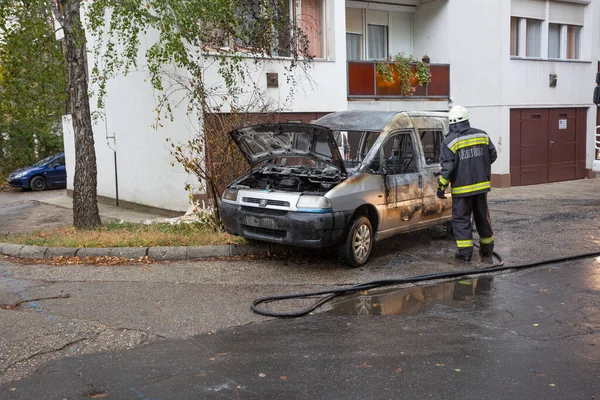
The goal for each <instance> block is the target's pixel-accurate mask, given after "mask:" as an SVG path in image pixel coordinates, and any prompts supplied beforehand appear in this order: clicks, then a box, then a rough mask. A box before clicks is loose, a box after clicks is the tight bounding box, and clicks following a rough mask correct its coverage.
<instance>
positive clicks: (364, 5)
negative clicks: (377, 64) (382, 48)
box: [345, 0, 416, 61]
mask: <svg viewBox="0 0 600 400" xmlns="http://www.w3.org/2000/svg"><path fill="white" fill-rule="evenodd" d="M346 8H351V9H359V10H361V11H362V32H356V31H352V30H347V28H345V29H346V30H345V33H353V34H360V35H362V60H361V61H375V60H371V59H369V47H368V43H369V33H368V30H369V29H368V27H369V25H382V26H386V27H387V43H386V49H387V53H388V56H393V54H391V53H390V52H391V51H392V50H390V46H391V38H392V32H391V24H392V23H391V19H392V15H391V14H390V13H392V12H399V13H413V12H415V11H416V7H414V6H404V5H393V4H383V3H375V2H362V1H352V0H346ZM369 10H371V11H375V12H385V13H387V18H386V20H385V21H383V20H379V21H373V20H370V19H369V17H368V16H367V13H368V12H369ZM413 43H414V25H412V26H411V46H410V47H411V49H410V50H411V51H410V52H409V53H412V47H413ZM353 61H358V60H353Z"/></svg>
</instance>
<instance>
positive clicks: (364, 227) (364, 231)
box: [338, 216, 373, 268]
mask: <svg viewBox="0 0 600 400" xmlns="http://www.w3.org/2000/svg"><path fill="white" fill-rule="evenodd" d="M372 248H373V228H372V227H371V221H369V219H368V218H367V217H364V216H360V217H357V218H356V219H355V220H354V221H352V224H351V225H350V229H348V234H347V235H346V238H345V239H344V242H343V243H342V244H340V247H339V249H338V252H339V256H340V259H341V260H342V261H343V262H344V263H346V265H348V266H349V267H352V268H357V267H360V266H362V265H364V264H365V263H366V262H367V260H368V259H369V255H370V254H371V249H372Z"/></svg>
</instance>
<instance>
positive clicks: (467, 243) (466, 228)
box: [452, 193, 494, 256]
mask: <svg viewBox="0 0 600 400" xmlns="http://www.w3.org/2000/svg"><path fill="white" fill-rule="evenodd" d="M471 215H473V219H474V220H475V226H476V227H477V233H479V245H480V246H481V247H480V250H481V254H482V255H491V254H492V252H493V250H494V232H493V231H492V223H491V220H490V210H489V208H488V204H487V193H481V194H476V195H474V196H466V197H452V230H453V231H454V238H455V239H456V245H457V246H458V253H459V254H460V255H462V256H472V255H473V236H472V227H471Z"/></svg>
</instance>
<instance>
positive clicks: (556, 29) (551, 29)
mask: <svg viewBox="0 0 600 400" xmlns="http://www.w3.org/2000/svg"><path fill="white" fill-rule="evenodd" d="M548 58H560V25H559V24H550V25H549V26H548Z"/></svg>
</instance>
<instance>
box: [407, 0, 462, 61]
mask: <svg viewBox="0 0 600 400" xmlns="http://www.w3.org/2000/svg"><path fill="white" fill-rule="evenodd" d="M448 1H449V0H437V1H432V2H429V3H425V4H421V5H419V6H417V11H416V12H415V13H414V16H413V21H414V54H415V55H416V56H417V57H422V56H424V55H428V56H429V57H430V59H431V62H432V63H439V64H448V63H449V62H450V42H449V36H448V32H449V29H450V25H451V23H450V21H449V20H448V8H449V7H448ZM452 26H453V27H454V24H452Z"/></svg>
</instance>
